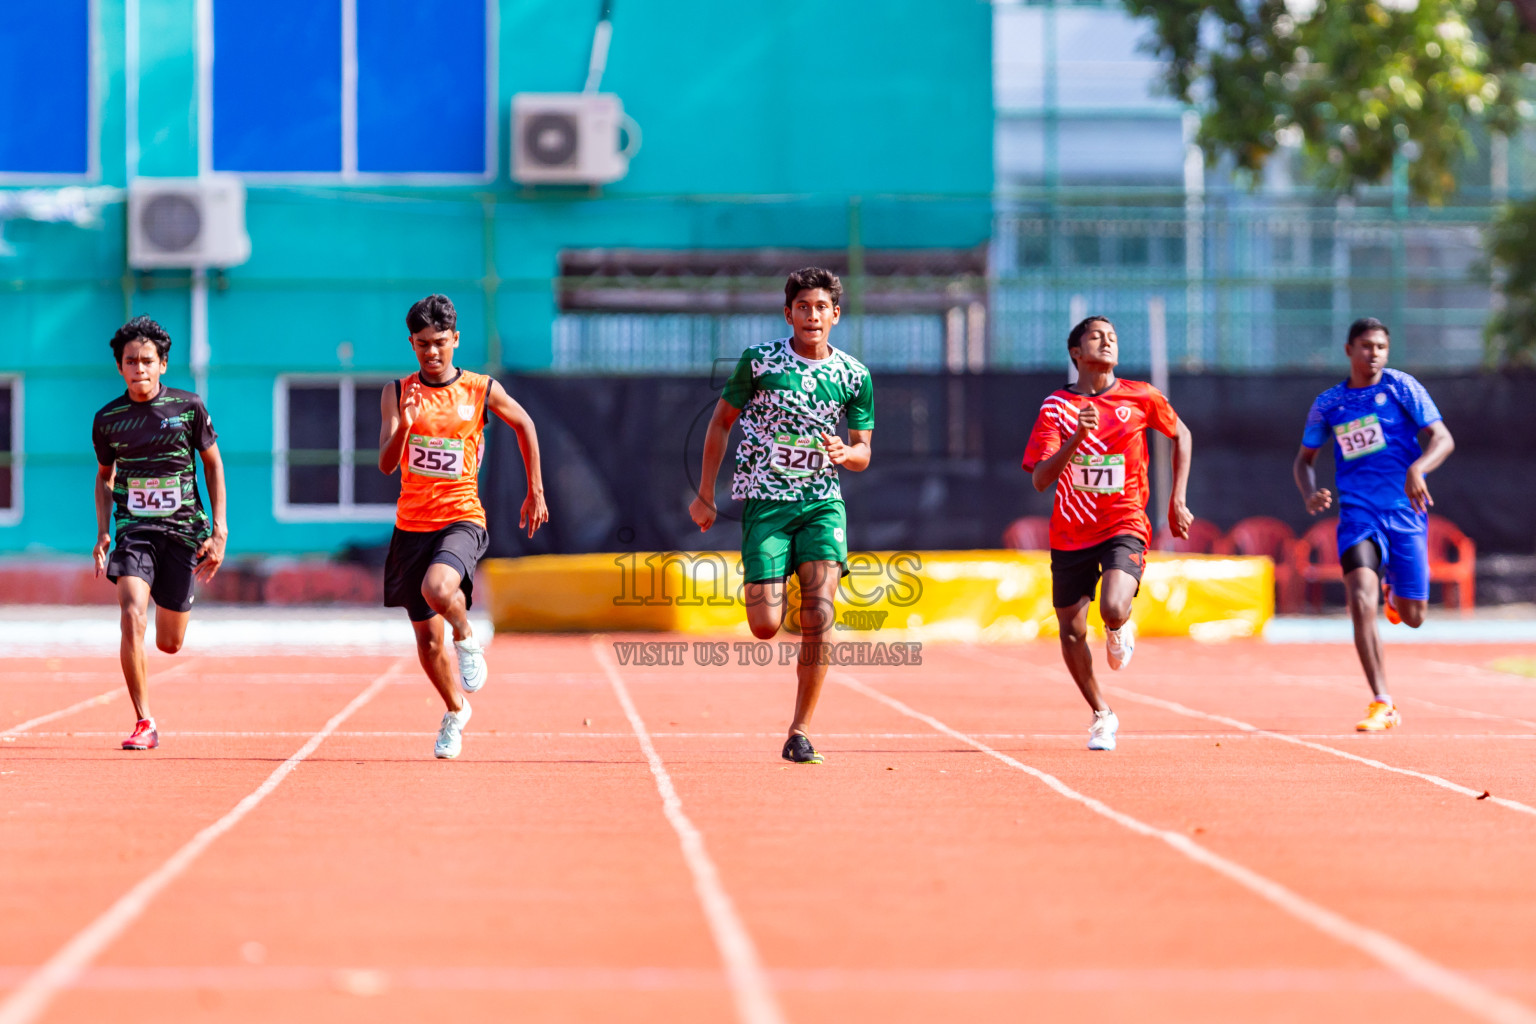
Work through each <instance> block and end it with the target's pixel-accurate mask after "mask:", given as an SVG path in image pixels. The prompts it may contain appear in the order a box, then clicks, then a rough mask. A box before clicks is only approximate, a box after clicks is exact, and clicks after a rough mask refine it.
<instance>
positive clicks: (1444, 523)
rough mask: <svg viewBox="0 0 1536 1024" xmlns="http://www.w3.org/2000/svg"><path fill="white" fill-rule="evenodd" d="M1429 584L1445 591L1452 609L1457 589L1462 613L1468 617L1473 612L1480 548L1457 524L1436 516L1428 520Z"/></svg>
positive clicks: (1457, 601) (1448, 605)
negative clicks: (1440, 587)
mask: <svg viewBox="0 0 1536 1024" xmlns="http://www.w3.org/2000/svg"><path fill="white" fill-rule="evenodd" d="M1429 582H1431V583H1439V584H1441V585H1442V586H1443V587H1444V588H1445V589H1444V594H1445V606H1446V607H1447V608H1449V607H1450V606H1451V593H1452V591H1453V590H1454V591H1455V594H1456V607H1458V608H1460V609H1461V613H1462V614H1463V615H1467V614H1469V613H1470V612H1471V611H1472V605H1473V602H1474V600H1475V598H1476V588H1477V545H1476V544H1475V543H1473V541H1472V538H1470V537H1468V536H1467V535H1466V534H1464V533H1462V532H1461V530H1459V529H1457V527H1456V524H1455V523H1453V522H1451V521H1450V520H1449V519H1447V518H1445V517H1444V516H1437V515H1433V514H1431V515H1430V517H1429Z"/></svg>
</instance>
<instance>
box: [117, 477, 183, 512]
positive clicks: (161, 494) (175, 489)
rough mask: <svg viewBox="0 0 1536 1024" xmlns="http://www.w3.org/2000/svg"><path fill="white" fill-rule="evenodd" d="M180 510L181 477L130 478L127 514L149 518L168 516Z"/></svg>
mask: <svg viewBox="0 0 1536 1024" xmlns="http://www.w3.org/2000/svg"><path fill="white" fill-rule="evenodd" d="M179 508H181V477H179V476H152V477H130V478H129V480H128V514H129V515H135V516H146V517H150V518H154V517H158V516H168V515H170V514H171V513H173V512H175V511H176V510H177V509H179Z"/></svg>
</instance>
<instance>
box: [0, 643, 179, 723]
mask: <svg viewBox="0 0 1536 1024" xmlns="http://www.w3.org/2000/svg"><path fill="white" fill-rule="evenodd" d="M195 660H196V659H188V660H186V661H183V662H180V663H179V664H176V665H172V666H171V667H170V668H168V669H166V670H165V671H164V672H161V673H160V674H159V675H156V676H151V677H150V682H151V683H160V682H164V681H165V680H167V679H170V678H171V677H172V676H175V675H179V674H180V673H182V672H184V671H186V669H187V668H189V667H190V666H191V665H192V664H193V663H194V662H195ZM127 692H128V684H127V683H123V684H121V685H119V686H114V687H113V688H112V689H110V690H108V691H106V692H105V693H98V694H97V695H96V696H94V697H87V698H86V699H85V700H82V701H79V702H77V703H75V704H71V705H70V706H69V707H67V708H60V709H59V710H57V711H50V712H49V713H48V714H46V715H39V716H37V717H36V718H30V719H28V720H27V721H25V722H22V723H21V724H20V725H13V726H11V727H10V728H9V729H7V730H5V731H4V732H0V738H4V737H7V736H21V735H23V734H24V733H27V732H30V731H31V730H33V729H35V728H37V727H38V726H40V725H47V724H48V723H49V722H56V721H58V720H59V719H61V718H64V717H66V716H68V715H72V714H74V713H75V712H76V711H84V710H86V709H87V708H95V707H100V706H101V705H103V704H110V703H111V702H112V701H114V700H116V699H117V698H118V697H121V696H122V695H123V694H125V693H127ZM112 735H113V736H116V735H117V733H112Z"/></svg>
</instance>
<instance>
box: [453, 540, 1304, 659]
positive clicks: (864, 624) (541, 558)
mask: <svg viewBox="0 0 1536 1024" xmlns="http://www.w3.org/2000/svg"><path fill="white" fill-rule="evenodd" d="M849 568H850V570H851V572H850V574H849V575H848V576H847V577H845V578H844V579H843V581H842V586H841V588H840V589H839V591H838V605H837V614H838V630H839V631H841V632H843V633H848V632H870V631H875V630H878V631H879V633H880V635H881V636H882V637H891V638H893V639H894V638H905V639H917V640H946V639H950V640H966V641H999V642H1001V641H1012V640H1033V639H1035V638H1037V637H1053V636H1055V635H1056V633H1057V628H1056V615H1055V612H1054V611H1053V610H1052V608H1051V566H1050V556H1049V554H1047V553H1046V552H1043V551H1039V552H1036V551H900V552H857V553H854V554H853V555H851V556H850V557H849ZM482 570H483V572H484V580H485V582H486V584H487V586H488V587H489V589H490V604H491V617H492V619H493V620H494V621H495V624H496V629H497V631H498V632H503V631H507V632H596V631H613V632H630V631H645V632H649V631H657V632H663V631H664V632H677V633H693V634H717V635H718V634H730V633H735V634H740V635H744V636H745V635H750V634H749V632H748V630H747V624H746V610H745V606H744V604H743V602H742V573H741V560H740V558H739V557H738V556H737V555H736V554H735V553H734V552H640V553H634V552H630V553H625V554H600V555H537V556H533V557H529V558H504V559H491V560H489V561H487V562H485V563H483V565H482ZM793 589H794V588H792V592H791V595H790V600H791V603H792V605H793V603H794V602H795V601H797V600H798V598H797V596H796V595H795V594H794V593H793ZM1272 614H1274V566H1273V565H1272V564H1271V563H1270V560H1269V559H1267V558H1232V557H1226V556H1221V555H1166V554H1160V553H1158V552H1149V553H1148V554H1147V569H1146V574H1145V576H1144V578H1143V579H1142V584H1141V593H1140V595H1139V596H1138V597H1137V598H1136V604H1135V610H1134V612H1133V618H1134V620H1135V622H1136V626H1137V629H1138V631H1139V633H1140V634H1141V635H1142V636H1194V637H1196V638H1197V639H1208V640H1219V639H1226V638H1229V637H1242V636H1254V635H1256V634H1258V633H1259V632H1260V631H1261V630H1262V629H1263V628H1264V623H1266V622H1267V621H1268V620H1269V618H1270V616H1271V615H1272ZM1089 621H1090V623H1091V624H1092V625H1093V626H1094V627H1095V628H1098V627H1100V626H1101V625H1102V624H1101V622H1100V620H1099V618H1098V614H1097V608H1095V610H1094V611H1092V612H1090V614H1089Z"/></svg>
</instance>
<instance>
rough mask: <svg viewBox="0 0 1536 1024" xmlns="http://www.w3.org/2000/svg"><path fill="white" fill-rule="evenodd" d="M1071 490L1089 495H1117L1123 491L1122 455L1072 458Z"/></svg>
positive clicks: (1123, 461)
mask: <svg viewBox="0 0 1536 1024" xmlns="http://www.w3.org/2000/svg"><path fill="white" fill-rule="evenodd" d="M1072 489H1073V490H1074V491H1088V492H1089V493H1091V494H1119V493H1120V492H1121V491H1124V490H1125V456H1124V455H1084V454H1083V453H1081V452H1078V453H1077V454H1075V455H1073V456H1072Z"/></svg>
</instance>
